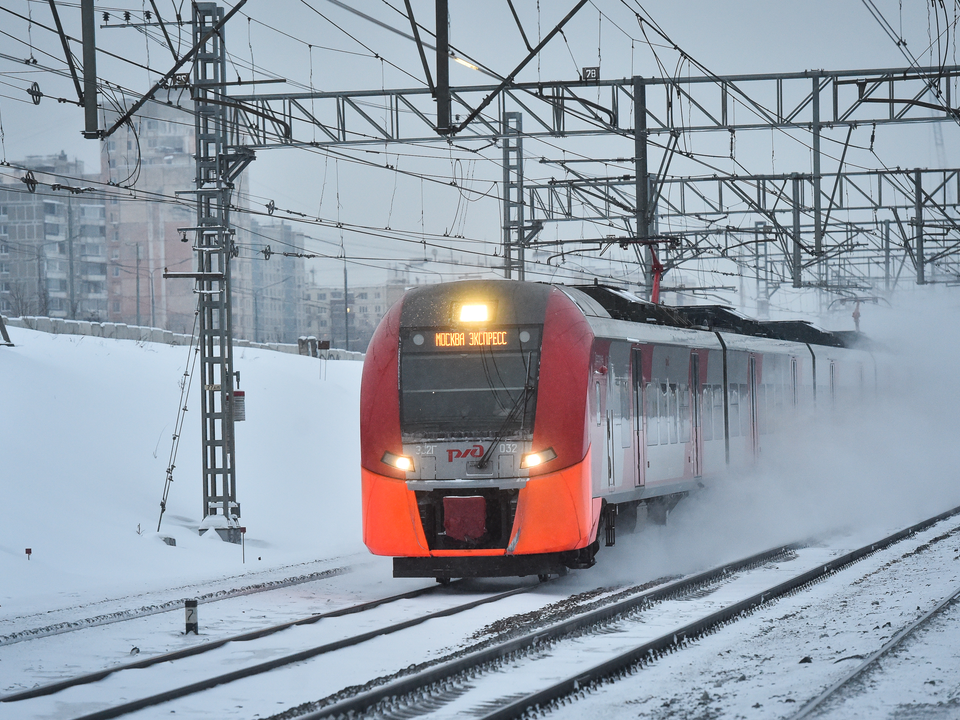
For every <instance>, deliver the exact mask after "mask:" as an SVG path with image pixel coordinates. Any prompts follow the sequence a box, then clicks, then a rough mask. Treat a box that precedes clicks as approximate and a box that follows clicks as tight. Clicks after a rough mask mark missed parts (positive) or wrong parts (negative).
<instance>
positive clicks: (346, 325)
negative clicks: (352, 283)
mask: <svg viewBox="0 0 960 720" xmlns="http://www.w3.org/2000/svg"><path fill="white" fill-rule="evenodd" d="M348 293H349V286H348V284H347V261H346V260H344V261H343V349H344V350H346V351H347V352H350V301H349V300H348V298H349V294H348Z"/></svg>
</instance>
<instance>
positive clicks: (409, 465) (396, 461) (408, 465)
mask: <svg viewBox="0 0 960 720" xmlns="http://www.w3.org/2000/svg"><path fill="white" fill-rule="evenodd" d="M380 462H383V463H386V464H387V465H389V466H390V467H395V468H396V469H397V470H402V471H403V472H413V458H412V457H407V456H406V455H394V454H393V453H392V452H385V453H384V454H383V457H382V458H380Z"/></svg>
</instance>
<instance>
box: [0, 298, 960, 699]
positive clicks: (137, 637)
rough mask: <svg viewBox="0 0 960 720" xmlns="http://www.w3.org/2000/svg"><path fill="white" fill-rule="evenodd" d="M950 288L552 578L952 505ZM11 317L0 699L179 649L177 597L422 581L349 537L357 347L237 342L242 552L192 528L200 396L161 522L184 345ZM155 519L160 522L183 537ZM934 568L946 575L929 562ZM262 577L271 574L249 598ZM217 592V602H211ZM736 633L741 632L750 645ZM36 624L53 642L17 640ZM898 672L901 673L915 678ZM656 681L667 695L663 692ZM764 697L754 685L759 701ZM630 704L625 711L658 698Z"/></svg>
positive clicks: (840, 543) (333, 602) (698, 563)
mask: <svg viewBox="0 0 960 720" xmlns="http://www.w3.org/2000/svg"><path fill="white" fill-rule="evenodd" d="M947 298H949V296H948V295H938V294H936V293H934V294H933V296H932V298H930V299H927V300H925V302H924V303H923V304H918V305H916V306H913V307H911V308H909V309H906V310H896V311H883V312H881V310H879V309H875V308H870V309H869V312H867V311H866V310H865V311H864V322H865V325H867V322H868V321H872V322H873V326H872V327H871V326H869V325H868V326H867V327H865V329H866V330H867V331H868V332H869V333H870V334H871V335H872V336H873V337H875V338H877V339H878V340H880V341H881V342H884V343H886V344H887V346H888V348H889V349H890V351H891V352H892V354H893V357H894V360H895V363H894V364H895V367H896V370H895V371H894V372H893V374H892V377H893V378H894V380H893V383H892V386H891V387H890V388H888V390H887V391H885V392H884V394H883V396H882V397H881V398H879V399H878V400H877V401H876V403H873V404H871V405H870V406H869V407H868V408H866V409H861V410H858V411H856V412H852V413H848V414H845V415H842V416H837V417H833V418H831V419H829V420H828V419H827V418H824V419H823V420H822V422H821V423H820V424H819V425H818V426H817V427H815V428H813V429H811V430H809V431H807V432H805V433H804V434H802V435H797V434H791V435H790V436H789V437H781V438H779V439H776V440H774V439H773V438H769V439H768V444H767V445H766V447H765V450H764V458H763V461H762V464H761V466H760V467H758V468H757V470H756V471H755V472H753V473H751V474H749V475H748V476H745V477H738V478H728V479H726V481H725V482H724V483H723V484H720V485H716V486H713V487H711V488H708V489H707V490H706V491H705V492H703V493H702V494H701V495H700V496H698V497H696V498H691V499H690V500H689V501H686V502H684V503H682V504H681V505H680V506H678V508H677V510H676V511H675V512H674V514H673V515H672V516H671V522H670V524H669V525H668V526H667V527H666V528H657V527H653V528H648V529H647V530H645V531H643V532H641V533H639V534H638V535H637V536H634V537H631V538H624V539H622V540H621V541H619V542H618V544H617V547H615V548H613V549H612V550H609V551H605V552H604V553H601V555H600V558H599V561H600V562H599V564H598V566H597V567H596V568H594V569H593V570H591V571H589V572H585V573H575V574H573V575H572V576H570V577H568V578H565V579H564V581H563V583H562V584H558V585H557V590H556V591H550V592H556V593H558V594H563V593H570V592H576V591H577V590H583V589H588V588H590V587H595V586H596V585H599V584H604V583H606V584H613V583H617V582H627V581H630V582H637V581H644V580H649V579H652V578H656V577H660V576H663V575H668V574H675V573H681V572H689V571H693V570H698V569H702V568H704V567H706V566H707V565H710V564H713V563H716V562H720V561H723V560H730V559H733V558H736V557H740V556H743V555H746V554H748V553H750V552H754V551H757V550H760V549H764V548H766V547H769V546H772V545H773V544H775V543H778V542H782V541H791V540H795V539H797V538H798V537H801V536H809V535H818V536H820V537H821V538H825V542H827V543H834V544H835V545H836V547H837V548H841V547H847V548H849V547H853V546H854V545H856V544H858V543H859V542H860V541H867V540H869V539H873V538H877V537H880V536H882V535H884V534H886V533H887V532H889V531H891V530H893V529H897V528H899V527H900V526H902V525H905V524H907V523H910V522H914V521H916V520H919V519H922V518H923V517H925V516H926V515H929V514H932V513H933V512H936V511H939V510H943V509H946V508H948V507H952V506H954V505H960V481H958V468H960V443H957V441H956V437H957V436H956V425H955V419H956V407H957V405H958V400H960V389H958V386H960V379H958V378H957V377H956V373H955V371H954V370H953V367H954V365H955V363H956V358H957V357H960V332H958V331H957V329H956V328H957V327H958V324H957V322H955V321H952V320H951V317H957V316H958V315H960V313H957V312H956V311H955V310H952V309H951V307H952V306H951V305H950V304H949V303H948V302H945V300H946V299H947ZM10 334H11V337H12V339H13V341H14V343H15V344H16V346H15V347H12V348H10V347H0V380H2V383H0V398H2V401H0V695H3V694H7V693H11V692H14V691H16V690H19V689H22V688H23V687H24V685H26V684H30V683H31V682H33V683H39V682H48V681H51V680H53V679H58V678H62V677H67V676H72V675H75V674H79V673H82V672H89V671H92V670H96V669H99V668H100V667H104V666H108V665H113V664H118V663H121V662H124V661H128V660H129V659H130V652H131V650H132V647H134V646H136V647H139V648H140V651H141V652H142V653H151V654H152V653H157V652H163V651H165V650H168V649H173V648H174V647H176V646H177V644H178V643H180V642H181V641H180V640H179V639H178V638H180V637H181V636H180V635H179V633H180V631H181V630H182V623H183V612H182V609H181V605H180V602H181V601H182V599H183V598H184V597H200V598H202V604H201V608H200V610H201V616H200V619H201V628H202V631H203V633H204V635H203V636H202V638H201V639H211V638H213V637H217V636H226V635H230V634H234V633H238V632H242V631H245V630H249V629H251V628H253V627H258V626H264V625H273V624H276V623H280V622H283V621H285V620H289V619H292V618H295V617H302V616H306V615H309V614H311V613H315V612H320V611H322V610H326V609H330V608H332V607H335V606H340V605H346V604H351V603H354V602H357V601H359V600H361V599H371V598H373V597H381V596H386V595H390V594H393V593H396V592H401V591H403V590H406V589H410V588H412V587H415V586H417V585H422V584H423V582H422V581H409V580H408V581H397V580H394V579H392V578H391V576H390V571H391V567H390V562H389V560H386V559H381V558H373V557H371V556H369V555H368V554H367V553H366V551H365V549H364V548H363V545H362V543H361V540H360V491H359V471H358V465H359V447H358V426H359V418H358V411H359V402H358V393H359V380H360V373H361V369H362V366H361V363H359V362H347V361H341V362H332V361H331V362H329V363H327V364H326V367H324V366H323V364H322V363H321V361H319V360H316V359H311V358H305V357H300V356H294V355H285V354H282V353H276V352H271V351H267V350H254V349H249V348H248V349H239V348H238V350H237V354H236V359H235V365H236V369H237V370H239V371H240V373H241V389H243V390H245V391H246V403H247V420H246V421H245V422H243V423H239V424H238V426H237V468H238V470H237V487H238V499H239V501H240V503H241V508H242V520H243V524H244V525H245V526H246V527H247V535H246V543H245V549H243V550H242V549H241V547H239V546H236V545H232V544H229V543H225V542H221V541H220V539H219V537H218V536H216V535H215V534H213V533H207V535H205V536H203V537H200V536H198V535H197V532H196V528H197V526H198V525H199V522H200V519H201V481H200V448H199V445H200V441H199V436H200V428H199V399H198V397H197V396H196V395H194V396H193V397H191V399H190V412H188V419H187V423H186V425H185V428H184V433H183V439H182V442H181V446H180V452H179V456H178V458H177V463H176V471H175V482H174V484H173V486H172V489H171V491H170V497H169V501H168V507H167V512H166V514H165V515H164V518H163V526H162V530H161V533H160V534H158V533H157V532H156V530H157V520H158V516H159V502H160V497H161V494H162V491H163V484H164V475H165V470H166V467H167V463H168V458H169V452H170V446H171V435H172V432H173V427H174V423H175V421H176V414H177V406H178V401H179V397H180V389H179V382H180V380H181V379H182V376H183V372H184V368H185V366H186V364H187V361H188V355H187V349H186V348H184V347H171V346H165V345H160V344H152V343H136V342H134V341H122V340H119V341H118V340H107V339H101V338H93V337H83V336H64V335H60V336H57V335H47V334H44V333H38V332H34V331H30V330H24V329H19V328H10ZM194 389H196V385H195V386H194ZM160 535H165V536H170V537H173V538H175V539H176V546H175V547H171V546H169V545H166V544H165V543H164V542H163V541H162V540H161V539H160ZM954 544H955V541H954ZM944 547H946V545H945V546H944ZM26 548H30V549H31V550H32V555H31V556H30V558H29V560H28V558H27V555H26V554H25V549H26ZM242 552H243V553H244V554H245V562H243V560H242V557H241V553H242ZM931 557H932V555H931ZM938 557H939V556H938ZM942 560H943V562H944V563H946V564H947V565H950V566H951V570H952V568H953V566H956V565H958V564H960V563H958V562H956V561H954V560H953V556H950V555H949V553H947V554H944V555H943V558H942ZM927 572H929V573H931V574H939V575H942V576H943V577H948V578H949V577H952V576H953V575H952V574H951V573H948V571H947V570H946V569H945V568H940V569H938V566H937V565H936V564H928V565H927ZM917 577H918V579H916V582H922V577H919V576H917ZM264 583H267V584H269V583H286V586H285V588H284V589H283V590H282V591H277V592H273V593H268V594H261V595H257V594H253V595H251V594H245V593H247V592H248V591H249V590H250V589H253V588H255V586H259V585H262V584H264ZM290 583H298V584H290ZM881 592H882V591H881ZM217 597H229V598H231V599H229V600H223V601H220V602H219V603H216V604H215V605H213V604H208V603H212V602H213V601H214V600H215V599H216V598H217ZM264 598H268V599H264ZM215 606H218V607H219V608H222V610H214V609H213V608H214V607H215ZM153 611H165V612H156V613H155V614H154V615H151V616H148V617H153V618H154V620H153V621H149V622H148V621H147V620H138V621H136V622H137V623H139V625H133V624H131V625H130V626H126V624H123V625H124V628H125V629H124V630H123V631H122V632H115V631H112V630H109V628H110V626H109V625H105V624H103V623H106V622H108V621H109V620H111V619H113V618H123V617H128V616H130V615H134V614H140V615H143V614H144V613H146V612H153ZM773 612H774V613H776V612H779V611H778V610H774V611H773ZM806 612H807V613H808V614H813V615H814V616H815V617H814V620H813V622H814V623H817V622H820V623H826V622H828V621H829V619H830V618H829V617H828V616H829V615H830V613H831V604H830V602H829V601H828V600H823V601H822V602H819V601H818V602H813V603H812V604H810V605H809V609H807V610H806ZM952 617H954V618H956V613H953V615H952ZM491 619H492V618H491ZM775 619H776V618H775V617H774V620H775ZM947 619H948V620H949V618H947ZM751 622H752V621H751ZM757 622H759V620H758V621H757ZM70 624H88V625H91V626H92V629H91V630H90V631H84V632H85V633H89V634H85V635H84V636H83V637H84V641H83V642H84V643H85V644H86V646H87V650H88V651H87V652H83V653H81V652H79V651H78V652H76V653H74V654H73V655H71V643H77V640H76V639H68V638H71V637H72V636H71V634H70V633H62V632H60V631H61V630H62V629H64V627H65V626H69V625H70ZM872 627H873V626H871V628H872ZM97 628H100V629H99V630H98V629H97ZM57 633H60V634H57ZM745 633H746V634H745V637H744V643H749V642H753V641H752V640H750V638H749V632H748V631H745ZM31 635H47V636H48V637H46V638H45V639H44V640H43V641H32V640H26V641H23V640H21V639H22V638H24V637H25V636H31ZM73 637H76V636H75V635H73ZM765 637H768V638H769V637H770V635H769V633H768V634H766V635H765ZM774 637H779V638H780V639H779V640H777V641H776V642H778V643H780V647H781V649H784V650H790V651H794V650H796V648H795V643H796V639H795V638H794V637H791V636H790V635H789V633H782V634H781V635H780V636H774ZM34 642H42V643H43V644H42V646H41V645H36V646H34V647H35V648H40V647H42V648H43V649H42V651H39V650H36V649H34V650H31V651H29V652H26V650H25V648H27V647H29V646H31V645H33V643H34ZM771 642H772V641H771ZM776 642H775V644H776ZM90 647H92V648H94V650H93V651H92V652H91V651H89V648H90ZM917 652H919V651H917ZM794 654H795V652H794ZM808 654H809V653H808ZM678 657H679V656H678ZM791 657H792V656H791ZM937 657H938V658H939V657H945V656H944V655H943V653H941V654H939V655H937ZM801 667H802V668H806V665H804V666H801ZM8 668H16V670H17V672H8ZM712 668H713V665H710V664H702V665H694V666H691V668H688V669H686V670H685V671H683V674H684V676H685V677H689V675H690V673H693V674H694V676H695V677H696V678H699V679H700V680H701V681H702V682H701V684H702V685H703V687H704V688H707V689H706V692H707V693H708V694H709V695H710V697H711V698H713V697H714V694H715V693H714V692H713V691H712V690H710V689H709V688H708V686H709V681H710V673H713V672H714V670H713V669H712ZM25 670H30V672H23V671H25ZM645 672H646V671H645ZM716 672H717V673H720V672H721V670H720V669H717V670H716ZM722 672H723V673H727V672H728V671H727V670H726V669H725V670H723V671H722ZM641 675H642V673H641ZM902 676H903V677H904V682H905V683H914V682H915V678H916V677H919V676H916V675H912V674H903V675H902ZM637 677H639V676H637ZM718 677H720V675H718ZM633 680H634V679H631V681H633ZM631 681H627V682H628V683H629V682H631ZM663 681H664V682H670V681H671V680H670V679H669V677H668V676H664V677H663ZM916 682H919V680H916ZM813 685H815V683H812V684H811V686H810V687H809V688H808V689H811V690H812V689H813ZM624 687H629V686H628V685H626V686H624ZM698 687H699V686H698ZM930 687H934V686H930ZM923 689H924V688H920V690H923ZM927 689H929V688H927ZM651 692H652V694H653V696H654V697H655V698H660V697H661V695H662V701H663V702H666V701H667V700H669V698H670V697H672V696H673V694H672V693H668V692H667V691H666V690H664V691H663V692H662V693H661V691H660V690H656V689H655V690H653V691H651ZM756 692H757V693H760V694H761V695H762V693H763V692H765V691H764V690H763V689H762V686H761V687H759V688H758V689H756ZM776 692H779V691H777V690H775V689H774V688H770V689H769V691H768V693H769V695H770V699H769V702H770V703H773V702H774V700H773V695H774V694H775V693H776ZM904 692H905V693H906V692H907V688H906V687H905V688H904ZM628 694H629V693H628ZM751 697H753V696H751ZM757 697H760V695H757ZM905 697H906V695H905ZM629 699H630V698H628V697H627V696H622V697H618V699H616V700H615V702H614V704H616V703H619V702H621V701H623V702H626V701H627V700H629ZM634 699H635V698H634ZM757 702H761V700H757ZM761 704H762V705H763V706H764V707H766V708H770V707H771V705H769V704H766V703H764V702H761ZM594 707H595V708H598V707H599V706H594ZM630 707H631V708H632V710H631V711H632V712H633V713H634V715H636V714H638V713H640V714H642V713H644V712H647V713H651V712H652V711H651V710H650V706H647V707H646V708H639V707H636V706H635V705H633V704H631V705H630ZM697 708H699V709H700V710H703V713H704V714H703V716H704V717H706V716H709V717H720V716H729V717H736V716H737V715H738V714H739V712H740V710H739V709H737V706H736V704H735V703H734V704H732V705H731V704H726V705H725V704H724V703H723V702H720V701H717V702H716V703H713V702H711V703H705V704H704V705H703V706H698V705H692V706H691V707H690V708H688V709H689V710H690V711H691V712H692V711H693V710H695V709H697ZM2 711H3V707H2V706H0V715H2ZM604 712H606V711H604ZM773 714H777V713H773ZM660 715H663V711H657V713H653V716H660ZM761 715H762V714H761ZM761 715H757V717H759V716H761ZM237 716H238V717H243V714H242V713H239V714H238V715H237ZM690 716H691V717H693V716H695V715H690ZM3 717H6V715H3ZM11 717H12V716H11Z"/></svg>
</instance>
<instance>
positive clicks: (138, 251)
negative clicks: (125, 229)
mask: <svg viewBox="0 0 960 720" xmlns="http://www.w3.org/2000/svg"><path fill="white" fill-rule="evenodd" d="M140 325H141V323H140V243H137V327H140Z"/></svg>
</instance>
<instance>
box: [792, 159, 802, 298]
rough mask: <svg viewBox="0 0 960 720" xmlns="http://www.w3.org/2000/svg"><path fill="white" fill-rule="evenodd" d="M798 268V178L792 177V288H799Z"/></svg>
mask: <svg viewBox="0 0 960 720" xmlns="http://www.w3.org/2000/svg"><path fill="white" fill-rule="evenodd" d="M801 280H802V278H801V266H800V176H799V175H796V174H795V175H794V176H793V286H794V287H795V288H798V287H801V285H802V282H801Z"/></svg>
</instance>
